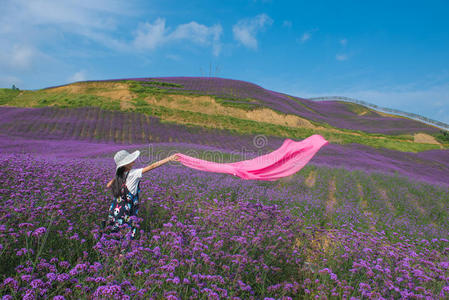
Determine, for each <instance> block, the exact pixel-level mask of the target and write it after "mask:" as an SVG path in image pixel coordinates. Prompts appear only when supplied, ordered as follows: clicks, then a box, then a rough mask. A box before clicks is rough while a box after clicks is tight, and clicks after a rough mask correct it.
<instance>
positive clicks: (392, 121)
mask: <svg viewBox="0 0 449 300" xmlns="http://www.w3.org/2000/svg"><path fill="white" fill-rule="evenodd" d="M120 80H133V81H139V82H151V81H156V82H165V83H171V84H179V85H182V87H171V86H158V85H157V84H155V85H154V86H156V87H158V88H161V89H166V90H172V91H188V92H193V93H199V94H201V95H216V96H219V97H225V98H229V97H231V98H233V99H246V98H252V99H256V100H258V102H260V103H261V104H263V105H266V106H267V107H269V108H271V109H274V110H277V111H280V112H283V113H286V114H295V115H298V116H300V117H304V118H307V119H309V120H312V121H316V122H320V123H327V124H329V125H331V126H334V127H337V128H344V129H351V130H361V131H365V132H370V133H381V134H392V135H396V134H404V133H415V132H425V133H436V132H438V129H437V128H435V127H433V126H429V125H426V124H424V123H421V122H417V121H414V120H410V119H404V118H400V117H397V118H394V117H384V116H381V115H379V114H377V113H371V114H366V115H357V114H356V113H354V112H352V111H351V110H350V109H349V108H348V106H347V105H346V104H345V103H344V102H338V101H319V102H316V101H311V100H307V99H304V98H299V97H293V96H288V95H286V94H282V93H278V92H275V91H270V90H267V89H264V88H262V87H260V86H258V85H256V84H253V83H250V82H245V81H241V80H234V79H224V78H217V77H150V78H126V79H111V80H99V81H120ZM96 81H97V80H96ZM373 124H374V125H373Z"/></svg>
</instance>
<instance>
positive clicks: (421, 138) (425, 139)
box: [413, 133, 441, 146]
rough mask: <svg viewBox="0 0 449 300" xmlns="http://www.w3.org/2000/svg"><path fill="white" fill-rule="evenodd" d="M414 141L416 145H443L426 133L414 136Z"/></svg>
mask: <svg viewBox="0 0 449 300" xmlns="http://www.w3.org/2000/svg"><path fill="white" fill-rule="evenodd" d="M413 141H414V142H415V143H423V144H434V145H440V146H441V144H440V143H439V142H438V141H437V140H436V139H435V138H434V137H433V136H431V135H429V134H425V133H416V134H415V135H414V136H413Z"/></svg>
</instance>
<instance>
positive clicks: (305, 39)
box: [301, 32, 310, 43]
mask: <svg viewBox="0 0 449 300" xmlns="http://www.w3.org/2000/svg"><path fill="white" fill-rule="evenodd" d="M309 39H310V33H308V32H305V33H304V34H303V35H302V37H301V42H303V43H304V42H305V41H307V40H309Z"/></svg>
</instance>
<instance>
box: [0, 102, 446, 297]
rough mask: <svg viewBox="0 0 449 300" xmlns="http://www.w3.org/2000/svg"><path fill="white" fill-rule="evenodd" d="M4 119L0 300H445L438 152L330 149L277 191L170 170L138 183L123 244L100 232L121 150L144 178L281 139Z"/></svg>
mask: <svg viewBox="0 0 449 300" xmlns="http://www.w3.org/2000/svg"><path fill="white" fill-rule="evenodd" d="M0 113H1V115H2V119H1V120H0V176H1V178H2V181H1V182H2V184H1V186H0V201H1V203H2V204H3V205H2V206H0V270H1V271H0V274H1V276H0V295H2V296H3V298H2V299H19V298H23V299H42V298H49V299H78V298H88V299H161V298H164V299H166V298H167V299H197V298H208V299H303V298H305V299H382V298H385V299H424V298H426V299H441V298H448V297H449V240H448V236H449V198H448V195H449V184H448V182H449V175H448V174H449V151H448V150H431V151H425V152H421V153H407V152H398V151H393V150H385V149H374V148H370V147H368V146H363V145H358V144H347V145H336V144H329V145H327V146H325V147H323V148H322V149H321V150H320V151H319V152H318V153H317V155H316V156H315V157H314V158H313V159H312V160H311V161H310V163H309V164H308V165H307V166H306V167H305V168H303V169H302V170H301V171H300V172H298V173H297V174H295V175H293V176H289V177H287V178H283V179H281V180H278V181H274V182H261V181H251V180H242V179H239V178H235V177H233V176H229V175H225V174H217V173H208V172H201V171H197V170H194V169H189V168H187V167H184V166H182V165H181V164H180V163H176V162H171V163H168V164H165V165H163V166H161V167H159V168H156V169H154V170H151V171H150V172H149V173H146V174H144V176H143V178H142V183H141V187H142V193H141V195H140V209H139V213H138V218H137V222H138V229H139V230H138V234H137V238H136V239H135V240H131V239H129V236H127V235H126V231H123V232H121V233H108V232H107V231H106V232H104V231H102V229H101V227H100V224H101V221H102V220H104V219H105V218H106V217H107V210H108V208H109V205H110V203H111V200H112V194H111V192H110V191H109V190H107V188H106V183H107V182H108V181H109V180H110V179H112V176H113V173H114V170H115V163H114V161H113V156H114V154H115V152H117V151H118V150H121V149H126V150H128V151H134V150H137V149H139V150H140V151H141V153H142V154H141V156H140V157H139V159H138V160H137V162H136V166H135V168H139V167H144V166H146V165H148V164H150V163H152V162H154V161H156V160H159V159H163V158H165V157H167V156H169V155H170V154H173V153H176V152H181V153H185V154H188V155H192V156H199V157H201V158H203V159H211V158H210V157H211V156H208V155H210V154H211V153H212V154H220V155H218V157H217V156H212V157H215V158H218V159H220V160H222V161H223V162H226V161H228V160H229V159H231V158H234V159H235V160H240V159H248V158H251V157H254V156H256V155H261V154H264V153H267V152H269V151H272V150H274V149H276V148H278V147H279V146H280V145H281V144H282V141H283V139H282V138H278V137H267V141H268V144H267V145H266V146H265V147H263V148H258V147H256V145H255V144H254V143H253V142H254V141H253V138H254V137H253V136H251V135H247V136H233V135H230V134H228V133H225V132H224V131H219V130H211V131H208V130H193V129H192V128H187V127H184V126H181V125H169V124H166V123H160V122H159V120H158V118H152V117H149V118H145V116H143V115H141V114H132V113H123V112H106V111H102V110H100V109H96V108H81V109H72V110H63V109H60V110H58V109H52V108H48V107H44V108H38V109H28V108H27V109H22V108H20V109H19V108H10V107H2V108H0ZM55 114H57V115H55ZM113 121H114V122H113ZM112 124H114V126H113V125H112ZM258 151H259V152H258ZM233 155H235V156H233ZM120 238H121V239H120ZM123 250H125V254H124V255H120V253H121V251H123Z"/></svg>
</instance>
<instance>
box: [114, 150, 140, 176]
mask: <svg viewBox="0 0 449 300" xmlns="http://www.w3.org/2000/svg"><path fill="white" fill-rule="evenodd" d="M139 155H140V151H139V150H136V151H134V152H133V153H131V154H129V153H128V151H126V150H120V151H119V152H117V153H116V154H115V155H114V160H115V164H116V165H117V167H116V168H115V172H117V170H118V168H120V167H122V166H126V165H127V164H129V163H132V162H133V161H135V160H136V159H137V157H139Z"/></svg>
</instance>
